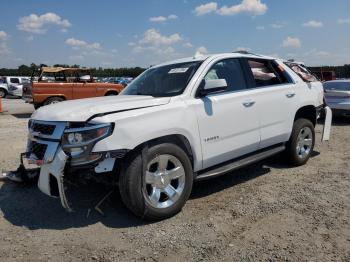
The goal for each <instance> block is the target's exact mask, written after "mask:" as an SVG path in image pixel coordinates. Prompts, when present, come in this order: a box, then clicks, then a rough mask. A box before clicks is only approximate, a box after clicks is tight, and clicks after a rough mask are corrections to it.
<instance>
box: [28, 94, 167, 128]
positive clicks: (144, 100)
mask: <svg viewBox="0 0 350 262" xmlns="http://www.w3.org/2000/svg"><path fill="white" fill-rule="evenodd" d="M169 101H170V98H169V97H161V98H154V97H151V96H131V95H125V96H124V95H119V96H103V97H94V98H85V99H77V100H70V101H64V102H60V103H57V104H52V105H48V106H44V107H41V108H39V109H38V110H37V111H35V112H34V113H33V115H32V118H33V119H36V120H44V121H71V122H74V121H76V122H80V121H86V120H87V119H89V118H90V117H92V116H93V115H97V114H103V113H109V112H118V111H123V110H130V109H137V108H143V107H150V106H159V105H165V104H167V103H169Z"/></svg>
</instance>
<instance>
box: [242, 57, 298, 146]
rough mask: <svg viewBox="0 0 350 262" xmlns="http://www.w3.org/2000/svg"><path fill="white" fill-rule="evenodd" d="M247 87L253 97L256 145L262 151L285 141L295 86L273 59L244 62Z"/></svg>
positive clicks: (293, 109)
mask: <svg viewBox="0 0 350 262" xmlns="http://www.w3.org/2000/svg"><path fill="white" fill-rule="evenodd" d="M244 61H245V66H246V69H247V71H248V74H249V75H250V79H251V82H250V83H249V88H250V89H252V90H254V92H255V95H256V97H257V98H256V108H257V112H258V114H259V122H260V140H261V141H260V145H259V148H260V149H262V148H266V147H269V146H272V145H275V144H278V143H281V142H285V141H288V139H289V136H290V133H291V130H292V127H293V122H294V117H295V113H296V111H297V107H298V95H299V92H298V85H296V84H295V83H294V82H293V81H292V79H291V78H290V77H289V76H288V75H287V73H286V72H284V69H283V67H282V66H279V65H278V63H277V62H276V61H274V60H266V59H250V58H247V59H244Z"/></svg>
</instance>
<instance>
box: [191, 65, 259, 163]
mask: <svg viewBox="0 0 350 262" xmlns="http://www.w3.org/2000/svg"><path fill="white" fill-rule="evenodd" d="M204 79H205V80H210V79H225V80H226V82H227V84H228V88H227V90H226V91H224V92H220V93H212V94H209V95H207V96H205V97H198V98H195V99H194V100H193V106H194V107H195V111H196V114H197V119H198V126H199V133H200V137H201V143H202V154H203V168H207V167H211V166H213V165H216V164H219V163H223V162H225V161H228V160H230V159H233V158H236V157H239V156H242V155H245V154H247V153H251V152H253V151H256V150H257V149H258V145H259V141H260V135H259V118H258V116H259V112H258V110H257V107H256V104H255V101H256V97H255V95H254V92H252V91H251V90H248V89H247V84H246V79H245V76H244V72H243V70H242V67H241V62H240V60H239V59H237V58H231V59H224V60H220V61H218V62H216V63H215V64H213V65H212V66H211V67H210V69H209V70H208V71H207V72H206V75H205V77H204Z"/></svg>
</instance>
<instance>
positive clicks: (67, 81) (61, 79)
mask: <svg viewBox="0 0 350 262" xmlns="http://www.w3.org/2000/svg"><path fill="white" fill-rule="evenodd" d="M123 89H124V87H123V86H122V85H119V84H111V83H98V82H96V81H95V80H94V78H93V77H92V76H91V70H90V69H88V68H63V67H43V68H41V71H40V74H39V78H38V81H37V82H35V81H31V82H30V83H28V84H24V86H23V99H24V100H25V101H26V102H28V103H32V104H33V105H34V107H35V108H36V109H37V108H39V107H40V106H43V105H49V104H54V103H57V102H62V101H65V100H72V99H80V98H88V97H97V96H110V95H118V94H119V93H120V92H121V91H122V90H123Z"/></svg>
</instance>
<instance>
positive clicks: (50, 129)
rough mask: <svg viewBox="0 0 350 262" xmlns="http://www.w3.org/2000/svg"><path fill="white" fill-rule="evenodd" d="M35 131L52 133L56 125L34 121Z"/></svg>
mask: <svg viewBox="0 0 350 262" xmlns="http://www.w3.org/2000/svg"><path fill="white" fill-rule="evenodd" d="M33 131H34V132H39V133H41V134H43V135H52V134H53V132H54V131H55V125H48V124H40V123H34V124H33Z"/></svg>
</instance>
